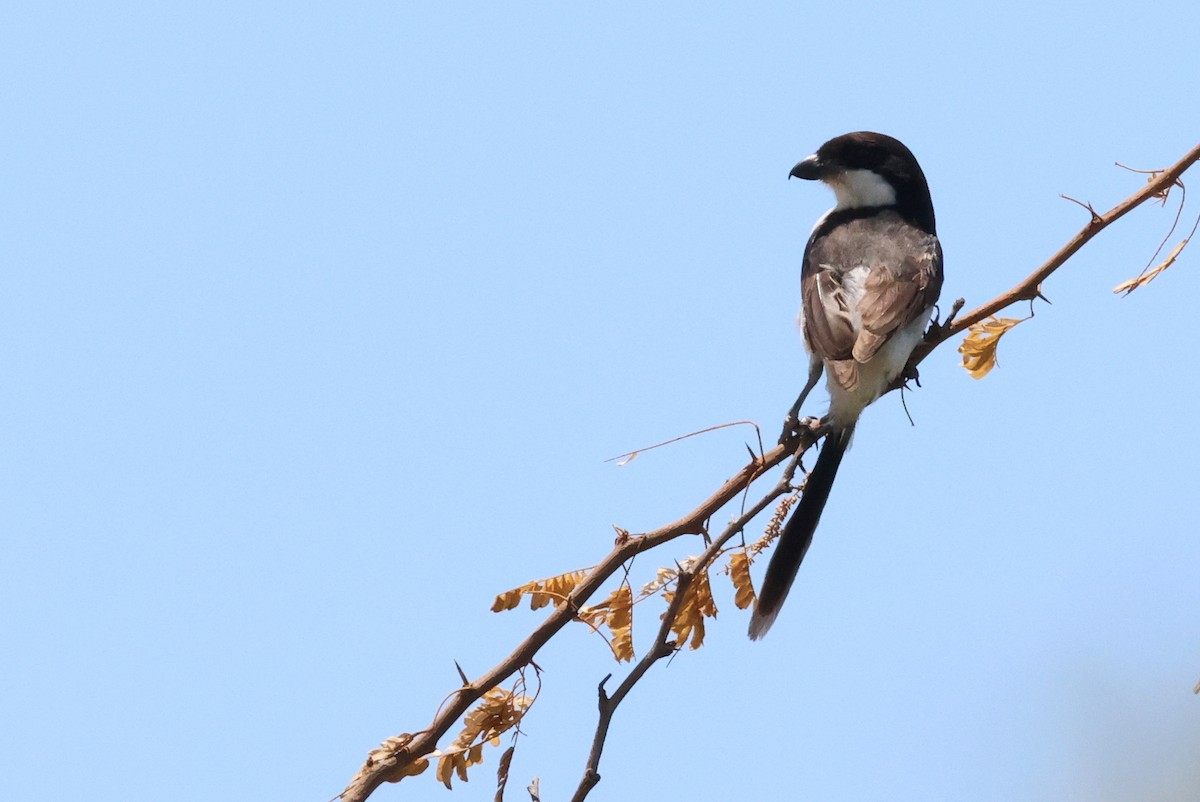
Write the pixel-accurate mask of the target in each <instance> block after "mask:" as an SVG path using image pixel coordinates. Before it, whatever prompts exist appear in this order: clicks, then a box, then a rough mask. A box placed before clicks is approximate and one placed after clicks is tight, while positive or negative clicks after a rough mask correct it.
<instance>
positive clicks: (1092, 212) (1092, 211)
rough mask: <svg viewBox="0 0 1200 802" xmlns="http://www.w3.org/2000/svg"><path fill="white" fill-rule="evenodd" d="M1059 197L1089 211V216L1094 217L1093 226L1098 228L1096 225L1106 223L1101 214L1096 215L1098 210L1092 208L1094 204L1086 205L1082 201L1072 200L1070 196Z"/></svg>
mask: <svg viewBox="0 0 1200 802" xmlns="http://www.w3.org/2000/svg"><path fill="white" fill-rule="evenodd" d="M1058 197H1060V198H1062V199H1063V200H1069V201H1070V202H1071V203H1077V204H1079V205H1080V206H1082V207H1083V208H1085V209H1087V210H1088V214H1090V215H1091V216H1092V222H1091V225H1093V226H1096V225H1100V224H1101V223H1103V222H1104V218H1102V217H1101V216H1100V215H1099V214H1097V213H1096V210H1095V209H1093V208H1092V204H1090V203H1084V202H1083V201H1081V200H1076V199H1075V198H1072V197H1071V196H1070V195H1059V196H1058Z"/></svg>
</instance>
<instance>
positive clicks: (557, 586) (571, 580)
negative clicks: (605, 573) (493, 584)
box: [492, 569, 591, 613]
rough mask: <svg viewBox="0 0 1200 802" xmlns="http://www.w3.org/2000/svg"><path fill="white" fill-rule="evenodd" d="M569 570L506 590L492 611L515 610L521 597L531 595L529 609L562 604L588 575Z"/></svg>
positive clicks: (586, 571)
mask: <svg viewBox="0 0 1200 802" xmlns="http://www.w3.org/2000/svg"><path fill="white" fill-rule="evenodd" d="M590 570H591V569H585V570H583V571H568V572H567V573H565V574H559V575H558V576H552V577H550V578H549V579H537V580H534V581H533V582H526V583H525V584H524V585H521V586H520V587H519V588H513V589H512V590H506V591H504V592H503V593H501V594H500V595H499V596H497V597H496V600H495V601H494V602H492V612H493V613H499V612H503V611H504V610H513V609H515V608H516V607H517V605H519V604H520V603H521V597H523V596H528V597H529V609H531V610H537V609H539V608H541V607H545V606H546V605H547V604H555V605H558V604H561V603H562V602H564V601H566V599H567V597H568V596H570V595H571V593H572V592H573V591H574V590H575V588H576V586H577V585H579V583H580V582H582V581H583V580H584V579H585V578H586V577H587V575H588V571H590Z"/></svg>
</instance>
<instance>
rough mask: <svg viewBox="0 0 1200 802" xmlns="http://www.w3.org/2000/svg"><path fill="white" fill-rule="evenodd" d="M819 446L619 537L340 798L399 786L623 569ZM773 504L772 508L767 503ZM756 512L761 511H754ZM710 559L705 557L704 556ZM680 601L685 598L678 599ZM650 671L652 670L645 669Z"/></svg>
mask: <svg viewBox="0 0 1200 802" xmlns="http://www.w3.org/2000/svg"><path fill="white" fill-rule="evenodd" d="M815 441H816V437H815V434H814V432H813V431H812V430H810V429H801V431H800V432H799V433H795V434H792V435H791V436H789V437H788V438H786V439H785V440H784V442H782V443H780V444H778V445H776V446H775V447H774V448H772V449H771V450H770V451H768V452H767V453H766V454H764V455H762V456H761V457H754V458H753V459H752V460H751V461H750V462H749V463H747V464H746V465H745V467H743V468H742V469H741V470H740V471H738V472H737V473H736V474H735V475H734V476H733V477H731V478H730V479H728V480H727V481H726V482H725V483H724V484H723V485H721V487H720V488H719V489H718V490H717V491H716V492H715V493H713V494H712V495H711V496H709V498H708V499H707V500H705V501H704V503H702V504H701V505H700V506H699V507H697V508H696V509H694V510H692V511H691V512H690V513H688V514H687V515H685V516H683V517H682V518H680V519H679V520H677V521H675V522H674V523H671V524H668V525H667V526H664V527H661V528H659V529H655V530H653V531H650V532H647V533H645V534H641V535H621V536H619V537H618V538H617V541H616V545H615V546H614V548H613V550H612V551H611V552H609V554H608V556H607V557H605V558H604V560H603V561H602V562H601V563H600V564H599V565H597V566H596V567H595V568H593V569H592V571H591V573H590V574H588V576H587V578H586V579H584V580H583V581H582V582H581V583H579V585H578V586H576V588H575V590H574V591H572V593H571V595H570V597H568V598H567V600H566V602H565V603H563V604H559V605H558V606H556V607H555V608H554V612H552V613H550V615H549V616H547V617H546V619H545V620H544V621H542V623H541V624H539V625H538V626H537V628H535V629H534V630H533V632H532V633H531V634H530V635H529V637H528V638H526V639H525V640H524V641H522V642H521V644H520V645H519V646H517V648H516V649H515V650H514V651H513V652H512V654H510V655H509V656H508V657H506V658H504V660H502V661H501V662H500V663H499V664H498V665H496V667H494V668H493V669H492V670H491V671H489V672H487V673H486V674H484V675H483V676H481V677H479V678H478V679H477V680H475V681H474V682H471V683H466V684H464V685H463V687H461V688H458V689H456V690H455V691H452V692H451V697H452V698H450V699H449V701H448V702H447V703H446V704H444V705H443V707H441V708H440V709H439V711H438V713H437V715H435V716H434V719H433V721H432V722H430V724H429V726H428V727H427V728H426V729H424V730H421V731H420V732H417V733H415V734H413V735H412V736H410V737H408V738H405V739H402V740H400V741H397V739H395V738H393V739H390V740H389V741H388V742H385V744H384V745H383V746H382V747H380V748H379V749H376V750H374V751H373V752H371V754H370V755H368V756H367V760H366V762H365V763H364V764H363V766H362V768H361V769H359V772H358V774H357V775H355V777H354V779H353V780H351V781H350V785H349V786H347V788H346V790H345V791H343V792H342V793H341V795H340V796H341V799H342V800H343V802H362V800H365V799H366V798H367V797H369V796H370V795H371V794H372V793H373V792H374V791H375V789H376V788H378V787H379V786H380V785H382V784H383V783H385V782H399V781H400V780H401V779H403V778H404V777H405V776H408V773H409V771H410V770H411V769H412V768H413V767H414V764H415V763H417V762H418V761H419V760H421V759H422V758H423V757H425V756H426V755H428V754H430V753H431V752H433V751H434V750H435V749H436V748H437V744H438V741H440V740H441V739H442V736H444V735H445V734H446V733H447V732H448V731H449V730H450V728H451V727H452V726H454V722H456V721H458V719H459V718H461V717H462V716H463V714H464V713H466V712H467V710H468V709H470V707H471V705H473V704H474V703H475V702H477V701H478V700H479V699H480V698H481V697H482V696H483V694H485V693H486V692H487V691H489V690H491V689H492V688H495V687H496V686H498V685H499V684H500V683H502V682H504V681H505V680H506V679H508V678H509V677H510V676H512V675H513V674H514V673H515V672H516V671H517V670H518V669H520V668H521V667H522V666H525V665H528V664H529V662H530V661H531V660H533V659H534V657H535V656H536V655H537V653H538V651H539V650H540V649H541V648H542V647H543V646H545V645H546V643H547V642H548V641H549V640H550V639H551V638H552V637H554V635H556V634H557V633H558V631H559V630H561V629H562V628H563V627H565V626H566V625H567V624H569V623H570V622H571V621H572V620H574V619H575V616H576V612H577V611H578V610H579V608H580V607H583V606H584V604H585V603H586V602H587V600H588V599H589V598H591V596H592V595H593V594H594V593H595V592H596V591H597V590H599V589H600V588H601V587H602V586H603V585H604V583H605V582H606V581H607V580H608V579H609V578H610V577H611V576H612V575H613V574H614V573H616V572H617V571H618V570H619V569H620V568H621V566H622V565H624V564H625V563H626V562H628V561H629V560H630V559H632V558H633V557H636V556H637V555H638V554H640V553H642V552H644V551H648V550H650V549H653V548H655V547H656V546H660V545H662V544H663V543H666V542H667V541H669V540H674V539H675V538H678V537H680V536H682V535H689V534H702V533H703V532H704V523H705V521H707V520H708V519H709V518H711V517H712V516H713V515H714V514H715V513H716V512H718V511H719V510H720V509H721V508H722V507H724V506H725V505H726V504H728V503H729V502H730V501H732V500H733V499H735V498H737V496H738V495H739V494H740V493H742V492H744V491H745V490H747V489H749V487H750V485H751V484H753V483H754V481H755V480H756V479H758V478H759V477H761V476H762V475H763V474H764V473H766V472H767V471H769V470H771V469H772V468H774V467H776V466H778V465H779V464H781V463H782V462H784V461H785V460H787V459H788V458H789V457H791V456H793V455H801V454H803V453H804V452H805V451H807V450H808V449H809V448H810V447H812V445H813V443H814V442H815ZM768 503H769V502H768ZM755 506H756V507H758V505H755ZM706 553H707V552H706ZM676 597H677V598H681V597H682V596H681V595H680V594H677V596H676ZM647 667H648V666H647Z"/></svg>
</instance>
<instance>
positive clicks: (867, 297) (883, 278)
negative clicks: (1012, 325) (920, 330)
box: [801, 215, 942, 386]
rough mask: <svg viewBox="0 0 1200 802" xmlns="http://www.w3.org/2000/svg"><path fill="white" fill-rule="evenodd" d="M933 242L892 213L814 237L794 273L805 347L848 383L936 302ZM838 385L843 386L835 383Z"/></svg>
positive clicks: (937, 251)
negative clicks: (798, 286) (797, 278)
mask: <svg viewBox="0 0 1200 802" xmlns="http://www.w3.org/2000/svg"><path fill="white" fill-rule="evenodd" d="M941 265H942V250H941V246H940V245H939V244H938V241H937V237H935V236H933V235H932V234H927V233H925V232H924V231H921V230H920V229H918V228H916V227H914V226H912V225H910V224H908V223H906V222H905V221H903V220H902V219H901V218H900V217H899V215H880V216H877V217H874V218H866V219H858V220H851V221H848V222H846V223H843V224H841V225H838V226H835V227H832V228H830V229H829V230H828V231H826V232H823V233H822V232H817V233H814V235H813V237H812V239H811V240H809V243H808V247H807V248H806V249H805V255H804V268H803V273H802V279H801V281H802V294H803V307H804V331H805V336H806V337H807V341H808V344H809V347H810V348H812V350H813V353H815V354H817V355H818V356H820V357H821V359H822V360H824V361H825V363H826V364H827V365H828V366H829V367H830V368H831V371H832V373H833V374H834V378H835V380H837V379H838V374H839V371H838V369H837V368H838V366H837V364H836V363H839V362H841V363H847V364H844V365H842V368H841V372H842V373H844V374H846V375H845V378H846V380H847V381H850V382H851V383H852V382H853V374H854V373H855V365H856V364H861V363H864V362H867V361H869V360H870V359H871V358H872V357H873V356H874V355H875V353H876V352H877V351H878V350H879V349H880V348H881V347H882V346H883V344H884V343H885V342H887V340H888V338H889V337H890V336H891V335H892V334H894V333H895V332H896V331H898V330H899V329H901V328H903V327H904V326H906V325H908V324H909V323H911V322H912V321H913V320H915V319H916V318H917V317H918V316H920V315H922V314H924V312H925V310H926V309H928V308H929V307H930V306H932V305H933V303H934V302H936V301H937V297H938V294H939V293H940V292H941V284H942V270H941ZM839 384H842V385H843V386H849V385H847V384H845V383H844V382H842V381H840V380H839Z"/></svg>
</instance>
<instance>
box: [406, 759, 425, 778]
mask: <svg viewBox="0 0 1200 802" xmlns="http://www.w3.org/2000/svg"><path fill="white" fill-rule="evenodd" d="M427 768H429V761H428V760H426V759H425V758H421V759H419V760H414V761H413V762H412V763H409V764H408V767H407V768H405V769H404V771H402V772H401V773H400V775H401V776H402V777H416V776H417V775H418V774H421V773H423V772H424V771H425V769H427Z"/></svg>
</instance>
